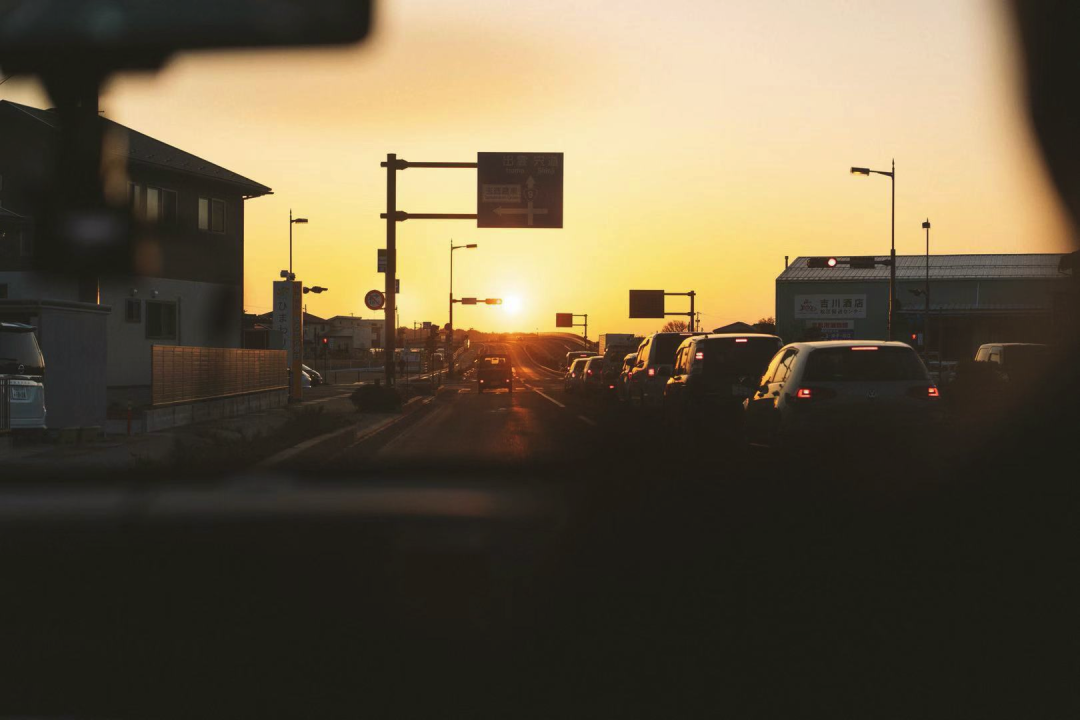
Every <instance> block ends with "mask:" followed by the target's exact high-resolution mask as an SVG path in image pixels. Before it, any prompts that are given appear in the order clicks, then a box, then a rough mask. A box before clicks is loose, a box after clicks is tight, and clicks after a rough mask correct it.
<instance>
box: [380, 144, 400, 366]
mask: <svg viewBox="0 0 1080 720" xmlns="http://www.w3.org/2000/svg"><path fill="white" fill-rule="evenodd" d="M397 169H398V168H397V154H396V153H387V155H386V306H385V307H384V308H383V311H384V318H385V320H386V331H385V334H386V338H385V342H384V344H383V347H384V350H383V352H384V353H385V354H386V357H385V358H383V359H384V360H385V367H384V371H383V372H384V373H385V377H386V384H387V385H393V384H394V346H395V344H396V342H397V331H396V327H395V325H394V317H395V315H396V305H395V301H396V299H397V298H395V297H394V278H396V277H397Z"/></svg>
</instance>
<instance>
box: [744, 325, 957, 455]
mask: <svg viewBox="0 0 1080 720" xmlns="http://www.w3.org/2000/svg"><path fill="white" fill-rule="evenodd" d="M744 407H745V409H746V417H745V419H746V431H747V435H748V437H749V439H750V440H751V441H759V442H767V443H769V444H770V445H780V446H785V445H801V444H803V443H805V442H817V443H827V444H828V446H829V447H831V448H832V450H833V451H834V452H837V453H844V452H848V451H854V450H858V449H859V448H860V447H865V446H860V444H859V443H860V441H861V440H864V439H867V438H868V437H871V436H889V437H896V436H897V434H901V435H904V434H910V435H911V436H912V437H914V436H916V435H917V436H920V437H921V436H923V435H925V434H926V433H927V431H930V430H932V428H933V427H934V426H935V425H936V424H937V423H938V422H939V421H940V419H941V414H942V413H941V406H940V398H939V395H938V388H937V386H936V385H934V383H933V382H932V381H931V380H930V376H929V374H928V373H927V371H926V366H925V365H923V362H922V360H921V359H920V358H919V356H918V354H916V352H915V351H914V350H913V349H912V348H911V347H910V346H909V345H906V344H904V343H899V342H877V341H859V340H854V341H851V340H836V341H829V342H806V343H793V344H791V345H786V346H784V347H782V348H781V349H780V351H779V352H778V353H777V354H776V355H775V356H774V357H773V359H772V361H770V363H769V367H768V369H766V370H765V374H764V375H763V376H762V379H761V383H760V385H759V387H758V388H757V389H756V390H755V392H754V394H753V396H752V397H750V398H749V399H748V400H746V402H745V406H744Z"/></svg>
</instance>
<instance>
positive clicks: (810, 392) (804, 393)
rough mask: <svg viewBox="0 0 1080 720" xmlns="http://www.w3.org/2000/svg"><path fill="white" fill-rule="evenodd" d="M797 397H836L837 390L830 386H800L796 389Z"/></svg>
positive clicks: (825, 398) (824, 398) (818, 399)
mask: <svg viewBox="0 0 1080 720" xmlns="http://www.w3.org/2000/svg"><path fill="white" fill-rule="evenodd" d="M795 397H796V399H798V400H814V401H821V400H828V399H829V398H833V397H836V391H835V390H830V389H829V388H799V389H798V390H796V391H795Z"/></svg>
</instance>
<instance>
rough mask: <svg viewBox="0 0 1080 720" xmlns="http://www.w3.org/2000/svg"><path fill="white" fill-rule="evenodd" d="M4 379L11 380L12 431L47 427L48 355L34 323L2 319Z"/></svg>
mask: <svg viewBox="0 0 1080 720" xmlns="http://www.w3.org/2000/svg"><path fill="white" fill-rule="evenodd" d="M0 378H3V379H4V380H6V381H7V386H8V389H7V395H8V397H7V399H8V412H9V413H10V416H9V419H10V422H11V425H10V428H11V429H12V430H40V429H44V428H45V420H46V413H45V358H44V356H43V355H42V354H41V348H40V347H39V346H38V342H37V336H36V335H35V334H34V326H32V325H26V324H24V323H11V322H0Z"/></svg>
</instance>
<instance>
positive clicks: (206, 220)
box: [199, 198, 225, 233]
mask: <svg viewBox="0 0 1080 720" xmlns="http://www.w3.org/2000/svg"><path fill="white" fill-rule="evenodd" d="M199 229H200V230H208V231H210V232H214V233H223V232H225V201H224V200H218V199H216V198H199Z"/></svg>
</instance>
